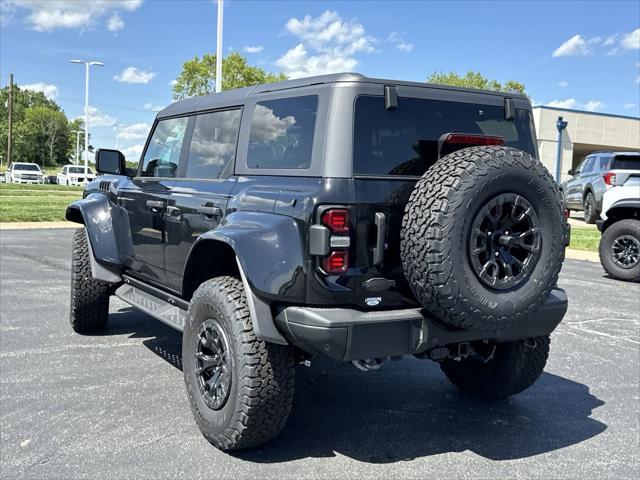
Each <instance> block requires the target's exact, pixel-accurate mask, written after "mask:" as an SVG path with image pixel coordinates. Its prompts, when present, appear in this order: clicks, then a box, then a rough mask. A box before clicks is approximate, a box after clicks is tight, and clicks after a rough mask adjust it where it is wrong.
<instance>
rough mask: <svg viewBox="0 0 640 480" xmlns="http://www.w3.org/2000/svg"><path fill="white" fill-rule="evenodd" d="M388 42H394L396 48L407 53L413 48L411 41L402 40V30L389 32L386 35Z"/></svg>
mask: <svg viewBox="0 0 640 480" xmlns="http://www.w3.org/2000/svg"><path fill="white" fill-rule="evenodd" d="M387 40H389V42H391V43H393V44H395V46H396V48H397V49H398V50H400V51H401V52H404V53H409V52H410V51H411V50H413V43H409V42H405V41H404V32H391V33H390V34H389V36H388V37H387Z"/></svg>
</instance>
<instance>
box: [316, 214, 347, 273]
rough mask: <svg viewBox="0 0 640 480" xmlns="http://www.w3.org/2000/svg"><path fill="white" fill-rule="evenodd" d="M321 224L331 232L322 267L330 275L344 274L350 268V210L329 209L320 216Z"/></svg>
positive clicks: (321, 263)
mask: <svg viewBox="0 0 640 480" xmlns="http://www.w3.org/2000/svg"><path fill="white" fill-rule="evenodd" d="M320 223H321V224H322V225H323V226H324V227H326V229H327V230H329V234H328V237H329V238H328V240H329V242H328V243H329V245H328V248H327V250H325V251H324V252H323V253H324V255H323V256H322V258H321V259H320V267H321V268H322V270H323V272H324V273H327V274H329V275H340V274H343V273H345V272H346V271H347V269H348V268H349V247H350V245H351V237H350V236H349V233H350V226H349V223H350V222H349V210H347V209H346V208H327V209H326V210H325V211H323V212H322V214H321V215H320ZM325 232H326V230H325Z"/></svg>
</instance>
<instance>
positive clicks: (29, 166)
mask: <svg viewBox="0 0 640 480" xmlns="http://www.w3.org/2000/svg"><path fill="white" fill-rule="evenodd" d="M13 169H14V170H26V171H28V172H39V171H40V167H39V166H38V165H36V164H35V163H16V164H15V165H14V166H13Z"/></svg>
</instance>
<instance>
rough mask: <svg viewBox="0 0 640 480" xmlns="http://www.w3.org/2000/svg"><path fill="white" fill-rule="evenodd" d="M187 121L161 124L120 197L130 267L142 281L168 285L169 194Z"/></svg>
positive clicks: (162, 121)
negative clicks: (127, 228) (126, 221)
mask: <svg viewBox="0 0 640 480" xmlns="http://www.w3.org/2000/svg"><path fill="white" fill-rule="evenodd" d="M187 123H188V118H186V117H181V118H172V119H166V120H160V121H159V122H158V123H157V124H156V127H155V129H154V132H153V135H152V136H151V139H150V141H149V144H148V146H147V149H146V151H145V154H144V156H143V158H142V161H141V166H140V170H139V171H138V176H137V177H136V178H134V179H133V181H131V182H130V183H129V184H128V186H127V187H126V188H125V189H123V190H122V191H121V194H120V195H119V198H118V200H119V203H120V206H121V207H123V208H124V209H125V210H126V211H127V215H128V217H129V226H130V232H131V245H132V249H131V253H130V256H129V259H128V264H127V267H128V269H129V271H130V272H131V273H132V274H133V275H135V276H138V277H140V278H141V279H144V280H147V281H151V282H152V283H156V284H159V285H162V286H164V285H166V274H165V271H166V266H165V246H166V215H167V202H168V199H169V191H170V189H171V187H172V186H173V183H174V181H175V177H176V173H177V169H178V164H179V160H180V156H181V154H182V147H183V139H184V135H185V131H186V127H187Z"/></svg>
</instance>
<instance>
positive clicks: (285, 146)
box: [247, 95, 318, 169]
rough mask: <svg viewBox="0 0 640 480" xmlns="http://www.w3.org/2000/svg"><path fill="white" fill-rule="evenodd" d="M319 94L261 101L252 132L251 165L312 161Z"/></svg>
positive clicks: (304, 164) (300, 166)
mask: <svg viewBox="0 0 640 480" xmlns="http://www.w3.org/2000/svg"><path fill="white" fill-rule="evenodd" d="M317 110H318V97H317V96H316V95H309V96H304V97H292V98H283V99H279V100H270V101H266V102H259V103H257V104H256V108H255V109H254V111H253V119H252V120H251V133H250V134H249V152H248V154H247V166H248V167H249V168H266V169H269V168H278V169H280V168H284V169H289V168H293V169H304V168H309V165H311V152H312V150H313V134H314V130H315V126H316V113H317Z"/></svg>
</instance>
